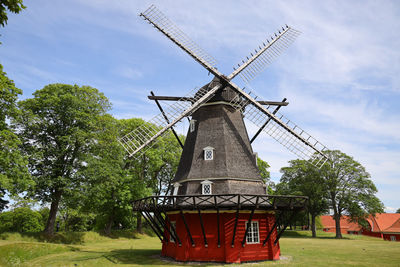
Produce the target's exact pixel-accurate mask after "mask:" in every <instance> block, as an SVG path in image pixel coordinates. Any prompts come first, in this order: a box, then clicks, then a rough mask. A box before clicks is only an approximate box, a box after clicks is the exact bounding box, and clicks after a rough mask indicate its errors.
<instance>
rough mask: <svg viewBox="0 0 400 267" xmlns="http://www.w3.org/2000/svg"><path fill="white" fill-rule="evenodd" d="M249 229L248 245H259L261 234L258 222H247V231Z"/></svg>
mask: <svg viewBox="0 0 400 267" xmlns="http://www.w3.org/2000/svg"><path fill="white" fill-rule="evenodd" d="M247 228H249V230H248V232H247V238H246V243H247V244H257V243H260V233H259V229H258V221H251V222H250V223H248V222H246V229H247Z"/></svg>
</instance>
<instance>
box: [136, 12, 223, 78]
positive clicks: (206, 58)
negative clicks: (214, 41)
mask: <svg viewBox="0 0 400 267" xmlns="http://www.w3.org/2000/svg"><path fill="white" fill-rule="evenodd" d="M140 16H141V17H143V18H144V19H145V20H147V21H148V22H149V23H150V24H152V25H153V26H154V27H155V28H156V29H157V30H159V31H160V32H162V33H163V34H164V35H165V36H166V37H168V39H170V40H171V41H172V42H174V43H175V44H177V45H178V46H179V47H180V48H182V49H183V50H184V51H185V52H186V53H188V54H189V55H190V56H192V57H193V58H194V59H195V60H196V61H197V62H199V63H200V64H201V65H202V66H203V67H204V68H206V69H207V70H208V71H209V72H211V73H213V74H214V75H215V73H214V71H215V68H214V65H215V64H216V63H217V61H216V60H215V59H214V58H213V57H212V56H210V55H209V54H207V53H206V52H205V51H204V50H203V49H202V48H201V47H200V46H198V45H197V44H196V43H195V42H193V41H192V40H191V39H190V38H189V37H188V36H187V35H186V34H185V33H184V32H183V31H181V30H180V29H179V28H178V27H177V26H176V25H175V24H174V23H173V22H172V21H171V20H170V19H169V18H167V17H166V16H165V15H164V13H162V12H161V11H160V10H159V9H158V8H157V7H156V6H154V5H151V6H150V7H149V8H148V9H147V10H146V11H145V12H143V13H140Z"/></svg>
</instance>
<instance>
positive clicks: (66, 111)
mask: <svg viewBox="0 0 400 267" xmlns="http://www.w3.org/2000/svg"><path fill="white" fill-rule="evenodd" d="M33 95H34V97H33V98H30V99H26V100H23V101H20V102H19V107H20V110H21V113H22V115H21V116H20V117H18V119H17V120H15V122H14V123H15V125H16V127H17V128H18V131H19V135H20V137H21V140H23V149H24V151H25V153H26V154H27V155H29V170H30V173H31V174H32V176H33V179H34V180H35V182H36V185H35V187H31V188H30V190H29V193H30V194H31V196H32V197H34V198H36V199H38V200H40V201H42V202H45V203H51V206H50V214H49V218H48V221H47V224H46V228H45V230H44V231H45V233H47V234H49V235H52V234H53V233H54V225H55V221H56V214H57V210H58V206H59V203H60V200H61V198H62V196H63V195H64V194H68V193H69V192H73V191H74V190H78V189H79V187H80V184H81V183H82V181H81V180H80V179H79V178H81V176H79V175H77V173H78V172H79V170H80V169H81V168H82V167H83V166H84V164H85V162H84V159H85V155H86V153H87V152H88V151H89V150H90V149H91V147H92V146H93V145H94V144H95V140H94V138H93V137H94V135H95V130H96V127H97V123H98V121H99V118H101V116H103V115H104V114H105V113H106V111H108V110H109V108H110V102H109V101H108V99H107V98H106V97H105V96H104V95H103V94H102V93H100V92H99V91H98V90H97V89H95V88H92V87H90V86H82V87H79V86H77V85H67V84H50V85H47V86H45V87H44V88H43V89H40V90H37V91H36V92H35V93H34V94H33Z"/></svg>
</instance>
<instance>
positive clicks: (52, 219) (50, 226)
mask: <svg viewBox="0 0 400 267" xmlns="http://www.w3.org/2000/svg"><path fill="white" fill-rule="evenodd" d="M61 195H62V190H58V189H56V190H55V191H54V198H53V200H52V202H51V206H50V214H49V218H48V219H47V224H46V228H45V229H44V231H43V232H44V233H45V234H46V235H49V236H52V235H53V234H54V225H55V223H56V215H57V210H58V204H59V203H60V199H61Z"/></svg>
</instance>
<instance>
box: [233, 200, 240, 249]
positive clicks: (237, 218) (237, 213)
mask: <svg viewBox="0 0 400 267" xmlns="http://www.w3.org/2000/svg"><path fill="white" fill-rule="evenodd" d="M239 210H240V209H239V207H238V208H237V210H236V218H235V226H234V227H233V236H232V242H231V247H234V246H235V236H236V228H237V224H238V220H239Z"/></svg>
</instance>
